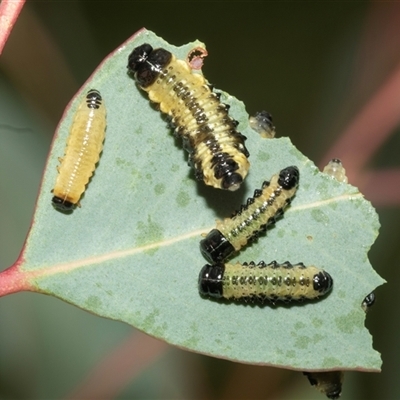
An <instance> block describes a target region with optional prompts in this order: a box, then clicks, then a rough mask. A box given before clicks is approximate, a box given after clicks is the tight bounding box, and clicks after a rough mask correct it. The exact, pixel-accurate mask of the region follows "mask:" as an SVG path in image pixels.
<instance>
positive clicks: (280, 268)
mask: <svg viewBox="0 0 400 400" xmlns="http://www.w3.org/2000/svg"><path fill="white" fill-rule="evenodd" d="M332 286H333V280H332V277H331V276H330V275H329V274H328V273H327V272H326V271H324V270H322V269H319V268H317V267H315V266H308V267H306V266H305V265H304V264H303V263H298V264H294V265H293V264H291V263H289V262H288V261H286V262H285V263H283V264H278V263H277V262H276V261H272V262H271V263H269V264H266V263H265V262H264V261H261V262H260V263H258V264H257V265H256V264H255V263H254V262H250V263H249V264H247V263H243V264H240V263H237V264H228V263H227V264H222V263H220V264H215V265H209V264H206V265H205V266H204V267H203V268H202V270H201V271H200V274H199V293H200V294H201V295H203V296H210V297H214V298H225V299H232V300H236V301H248V302H259V303H262V302H264V301H265V300H269V301H271V302H273V303H275V302H276V301H302V300H304V299H308V300H312V299H316V298H318V297H320V296H323V295H324V294H326V293H328V292H329V291H330V290H331V289H332Z"/></svg>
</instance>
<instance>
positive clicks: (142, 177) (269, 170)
mask: <svg viewBox="0 0 400 400" xmlns="http://www.w3.org/2000/svg"><path fill="white" fill-rule="evenodd" d="M144 42H149V43H151V44H152V45H153V47H165V48H167V49H168V50H170V51H172V52H173V53H174V54H175V55H176V56H177V57H178V58H183V59H185V58H186V56H187V54H188V53H189V52H190V50H191V49H192V48H194V47H197V46H200V45H201V46H204V45H202V44H201V43H199V42H194V43H190V44H188V45H186V46H182V47H180V48H176V47H174V46H171V45H169V44H168V43H166V42H164V41H163V40H162V39H160V38H158V37H157V36H155V35H154V34H153V33H151V32H149V31H146V30H142V31H140V32H139V33H138V34H137V35H136V36H134V37H132V38H131V39H129V40H128V41H127V42H126V43H125V44H124V45H123V46H121V47H120V48H119V49H117V50H116V51H115V52H114V53H113V54H112V55H111V56H110V57H108V58H107V59H106V60H105V61H104V62H103V63H102V64H101V65H100V67H99V68H98V69H97V70H96V72H95V73H94V74H93V76H92V77H91V78H90V79H89V80H88V82H87V83H86V84H85V85H84V87H83V88H82V90H81V91H80V92H79V93H78V94H77V96H76V98H75V99H73V101H72V102H71V104H70V105H69V106H68V107H67V111H66V113H65V115H64V117H63V119H62V121H61V123H60V125H59V127H58V131H57V135H56V138H55V141H54V143H53V146H52V149H51V153H50V155H49V159H48V163H47V167H46V171H45V174H44V178H43V183H42V187H41V192H40V195H39V199H38V203H37V209H36V213H35V216H34V222H33V225H32V229H31V231H30V234H29V237H28V239H27V243H26V246H25V248H24V251H23V254H22V258H21V262H22V263H21V265H20V269H21V271H27V272H28V273H29V274H30V275H31V276H33V282H34V284H35V286H36V288H37V290H38V291H42V292H44V293H47V294H51V295H54V296H56V297H58V298H61V299H63V300H65V301H67V302H70V303H72V304H75V305H77V306H78V307H81V308H83V309H86V310H88V311H90V312H93V313H95V314H98V315H100V316H104V317H107V318H112V319H116V320H121V321H125V322H127V323H129V324H131V325H133V326H135V327H136V328H138V329H141V330H143V331H144V332H146V333H148V334H150V335H153V336H155V337H158V338H160V339H163V340H165V341H167V342H168V343H171V344H174V345H177V346H179V347H182V348H186V349H189V350H192V351H196V352H200V353H205V354H209V355H213V356H216V357H222V358H227V359H230V360H234V361H240V362H245V363H254V364H268V365H276V366H282V367H285V368H291V369H300V370H320V369H359V370H369V371H377V370H379V369H380V364H381V361H380V356H379V354H378V353H377V352H376V351H374V350H373V349H372V338H371V336H370V335H369V333H368V331H367V330H366V329H365V327H364V319H365V314H364V312H363V311H362V309H361V302H362V300H363V298H364V297H365V296H366V295H367V294H368V293H370V292H371V291H372V290H373V289H374V288H375V287H376V286H378V285H380V284H382V283H383V282H384V281H383V280H382V279H381V278H380V277H379V276H378V275H377V274H376V273H375V272H374V270H373V269H372V268H371V265H370V263H369V261H368V256H367V253H368V250H369V248H370V246H371V245H372V243H373V242H374V240H375V238H376V236H377V232H378V229H379V222H378V218H377V215H376V213H375V210H374V209H373V208H372V206H371V204H370V203H369V202H368V201H366V200H365V199H364V198H363V196H362V194H361V193H359V191H358V190H357V188H355V187H353V186H351V185H348V184H344V183H339V182H337V181H335V180H334V179H332V178H331V177H329V176H327V175H325V174H323V173H321V172H319V170H318V169H317V168H316V167H315V165H314V164H313V162H312V161H310V160H309V159H307V158H306V157H305V156H304V155H302V154H301V153H300V152H299V151H298V150H297V149H296V148H295V147H294V146H293V145H292V144H291V142H290V139H289V138H286V137H283V138H278V139H262V138H260V136H259V135H258V134H257V133H256V132H254V131H252V130H251V129H250V127H249V125H248V115H247V114H246V111H245V108H244V105H243V103H241V102H240V101H238V100H237V99H235V98H233V97H231V96H230V95H228V94H226V93H222V100H223V101H224V102H225V103H229V104H230V105H231V109H230V114H231V115H232V116H233V117H234V118H235V119H237V120H238V121H239V122H240V125H239V130H240V131H241V132H242V133H244V135H245V136H247V138H248V140H247V142H246V145H247V147H248V149H249V151H250V154H251V157H250V162H251V168H250V173H249V175H248V177H247V178H246V181H245V184H243V186H242V187H241V189H240V190H238V191H237V192H233V193H232V192H226V191H221V190H217V189H213V188H210V187H206V186H205V185H204V183H202V182H196V181H195V179H194V174H193V171H192V170H191V169H190V168H189V167H188V166H187V154H186V153H185V152H184V150H183V149H182V146H181V143H180V141H179V140H177V139H175V138H174V137H173V135H172V133H171V131H170V129H169V128H168V126H167V123H166V121H165V119H163V118H162V116H161V115H160V113H159V112H157V111H155V110H154V108H153V107H152V106H151V104H150V103H149V101H148V99H147V95H146V93H143V92H142V91H140V90H139V89H138V88H137V86H136V84H135V82H134V80H133V79H132V78H131V77H130V76H129V75H128V74H127V69H126V65H127V58H128V55H129V53H130V52H131V51H132V49H133V48H134V47H135V46H137V45H139V44H142V43H144ZM212 57H218V54H213V55H212ZM215 83H217V82H215ZM90 88H96V89H98V90H100V92H101V93H102V96H103V98H104V101H105V104H106V107H107V132H106V140H105V144H104V151H103V154H102V157H101V160H100V163H99V165H98V167H97V169H96V173H95V175H94V177H93V179H92V180H91V182H90V184H89V185H88V188H87V190H86V193H85V195H84V196H83V198H82V199H81V205H82V207H81V208H78V209H76V210H75V211H74V212H73V213H72V214H71V215H65V214H62V213H60V212H58V211H56V210H55V209H54V208H53V207H52V205H51V197H52V195H51V193H50V191H51V189H52V188H53V186H54V182H55V178H56V173H57V171H56V166H57V165H58V159H57V158H58V157H60V156H62V155H63V153H64V148H65V141H66V138H67V135H68V132H69V126H70V124H71V121H72V118H73V115H74V113H75V111H76V108H77V106H78V104H79V102H80V101H81V99H82V96H84V94H85V93H86V91H87V90H88V89H90ZM289 165H297V166H298V167H299V169H300V173H301V178H300V187H299V190H298V193H297V195H296V197H295V198H294V200H293V203H292V206H291V207H290V208H289V209H288V210H287V212H286V213H285V216H284V218H283V219H281V220H279V221H278V222H277V223H276V225H275V226H274V227H272V228H271V229H269V230H268V232H267V234H266V235H263V236H262V237H260V238H259V239H258V241H257V242H255V243H254V244H252V245H251V246H249V247H247V248H246V249H245V250H244V251H242V252H241V253H240V254H239V255H237V256H236V257H235V259H234V260H233V261H236V260H239V261H252V260H254V261H260V260H264V261H266V262H270V261H272V260H277V261H279V262H283V261H286V260H289V261H291V262H293V263H296V262H300V261H302V262H304V263H305V264H306V265H307V264H314V265H316V266H318V267H320V268H324V269H325V270H326V271H328V272H329V273H330V274H331V275H332V277H333V279H334V288H333V291H332V293H330V295H329V296H326V297H325V298H323V299H321V300H320V301H317V302H309V303H304V304H301V305H298V304H290V305H286V306H282V305H277V306H271V305H270V304H266V305H264V306H262V307H260V306H253V305H241V304H228V303H219V302H216V301H211V300H205V299H202V298H201V297H200V296H199V294H198V290H197V279H198V274H199V270H200V269H201V267H202V266H203V265H204V264H205V260H204V259H203V258H202V256H201V254H200V251H199V240H200V239H201V233H207V232H208V231H209V230H210V229H211V228H213V227H214V221H215V218H223V217H227V216H229V215H230V214H231V212H232V211H233V210H234V209H236V208H238V207H239V206H240V205H241V204H242V203H244V201H245V200H246V198H247V197H249V196H250V195H252V193H253V191H254V189H256V188H260V187H261V184H262V182H263V181H264V180H267V179H269V178H270V177H271V176H272V175H273V174H274V173H276V172H278V171H279V170H280V169H282V168H284V167H286V166H289Z"/></svg>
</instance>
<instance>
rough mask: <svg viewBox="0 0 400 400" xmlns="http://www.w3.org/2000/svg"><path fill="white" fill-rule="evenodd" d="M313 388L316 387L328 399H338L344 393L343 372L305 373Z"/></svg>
mask: <svg viewBox="0 0 400 400" xmlns="http://www.w3.org/2000/svg"><path fill="white" fill-rule="evenodd" d="M303 374H304V375H305V376H306V377H307V378H308V381H309V382H310V384H311V385H312V386H315V387H316V388H317V389H318V390H319V391H320V392H321V393H323V394H324V395H326V397H328V399H332V400H334V399H338V398H339V397H340V395H341V393H342V385H343V380H344V372H343V371H328V372H303Z"/></svg>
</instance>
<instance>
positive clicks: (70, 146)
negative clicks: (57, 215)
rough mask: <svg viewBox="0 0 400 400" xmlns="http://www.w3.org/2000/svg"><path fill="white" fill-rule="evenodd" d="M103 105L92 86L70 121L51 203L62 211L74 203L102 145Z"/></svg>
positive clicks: (104, 121) (91, 171)
mask: <svg viewBox="0 0 400 400" xmlns="http://www.w3.org/2000/svg"><path fill="white" fill-rule="evenodd" d="M105 129H106V109H105V106H104V103H103V100H102V98H101V95H100V93H99V91H97V90H95V89H91V90H89V91H88V93H87V95H86V97H85V98H84V100H82V102H81V104H80V105H79V108H78V110H77V112H76V114H75V117H74V120H73V122H72V125H71V128H70V133H69V136H68V139H67V147H66V149H65V154H64V157H63V158H62V159H60V162H61V164H60V165H59V167H57V169H58V176H57V179H56V184H55V186H54V189H53V194H54V197H53V199H52V203H53V206H54V207H55V208H57V209H59V210H61V211H70V210H72V209H74V208H75V207H76V205H77V204H78V202H79V199H80V198H81V196H82V194H83V193H84V191H85V187H86V185H87V183H88V182H89V179H90V177H91V176H92V175H93V172H94V169H95V167H96V164H97V162H98V161H99V158H100V153H101V152H102V149H103V141H104V136H105Z"/></svg>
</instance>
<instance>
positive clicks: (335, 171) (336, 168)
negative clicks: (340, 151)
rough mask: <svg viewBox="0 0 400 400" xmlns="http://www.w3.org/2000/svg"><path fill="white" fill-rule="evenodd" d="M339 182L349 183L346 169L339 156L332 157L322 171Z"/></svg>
mask: <svg viewBox="0 0 400 400" xmlns="http://www.w3.org/2000/svg"><path fill="white" fill-rule="evenodd" d="M322 172H324V173H325V174H328V175H330V176H331V177H332V178H335V179H336V180H337V181H339V182H343V183H347V176H346V170H345V169H344V167H343V164H342V162H341V161H340V160H339V159H338V158H332V160H331V161H329V163H328V164H327V165H326V166H325V168H324V170H323V171H322Z"/></svg>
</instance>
